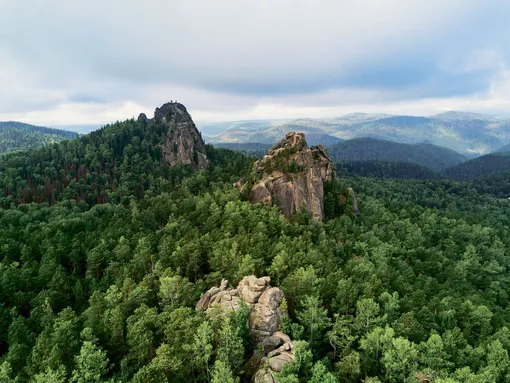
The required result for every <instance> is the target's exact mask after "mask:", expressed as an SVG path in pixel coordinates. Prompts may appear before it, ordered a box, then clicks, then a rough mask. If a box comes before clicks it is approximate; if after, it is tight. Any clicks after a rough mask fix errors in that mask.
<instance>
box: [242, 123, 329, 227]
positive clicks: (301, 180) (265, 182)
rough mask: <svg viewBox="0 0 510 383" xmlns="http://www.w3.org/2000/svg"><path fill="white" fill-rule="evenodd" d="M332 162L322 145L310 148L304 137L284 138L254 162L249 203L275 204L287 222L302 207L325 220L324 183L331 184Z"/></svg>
mask: <svg viewBox="0 0 510 383" xmlns="http://www.w3.org/2000/svg"><path fill="white" fill-rule="evenodd" d="M333 171H334V166H333V162H332V161H331V158H330V157H329V155H328V154H327V152H326V149H325V148H324V147H323V146H322V145H318V146H312V147H309V146H308V144H307V143H306V140H305V135H304V133H295V132H290V133H287V135H286V136H285V138H284V139H283V140H282V141H281V142H280V143H277V144H276V145H274V146H273V147H272V148H271V149H270V150H268V151H267V153H266V155H265V156H264V157H263V158H262V159H260V160H258V161H257V162H255V164H254V168H253V173H252V179H253V180H254V185H253V187H252V188H251V190H250V192H249V200H250V202H251V203H258V202H262V203H265V204H273V203H276V204H278V205H279V206H280V208H281V209H282V212H283V214H284V215H285V216H286V217H287V218H288V217H290V216H291V215H292V214H293V213H295V212H296V211H299V210H300V209H301V208H302V207H304V208H306V209H307V210H308V211H309V212H310V213H311V214H312V217H313V218H314V219H317V220H323V219H324V181H328V180H331V177H332V173H333Z"/></svg>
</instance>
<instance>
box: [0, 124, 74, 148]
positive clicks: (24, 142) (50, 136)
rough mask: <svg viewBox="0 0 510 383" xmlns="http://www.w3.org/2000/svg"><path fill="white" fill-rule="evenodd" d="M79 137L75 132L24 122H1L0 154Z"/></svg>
mask: <svg viewBox="0 0 510 383" xmlns="http://www.w3.org/2000/svg"><path fill="white" fill-rule="evenodd" d="M76 137H78V134H77V133H75V132H70V131H67V130H60V129H50V128H43V127H41V126H34V125H29V124H24V123H22V122H15V121H8V122H0V154H2V153H8V152H14V151H18V150H27V149H32V148H39V147H41V146H48V145H50V144H54V143H57V142H61V141H63V140H71V139H73V138H76Z"/></svg>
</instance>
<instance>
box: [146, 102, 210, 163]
mask: <svg viewBox="0 0 510 383" xmlns="http://www.w3.org/2000/svg"><path fill="white" fill-rule="evenodd" d="M142 118H143V117H142ZM139 119H140V117H139ZM154 120H155V122H156V123H159V124H164V125H166V127H167V128H168V130H167V134H166V137H165V141H164V143H163V145H161V152H162V154H163V158H164V160H165V161H166V162H167V163H168V164H169V165H170V166H176V165H190V166H193V167H195V168H198V169H203V168H206V167H207V166H209V159H208V158H207V155H206V154H205V144H204V140H203V139H202V136H201V135H200V132H199V131H198V129H197V127H196V126H195V124H194V123H193V120H192V119H191V116H190V115H189V113H188V111H187V110H186V108H185V107H184V105H182V104H179V103H177V102H169V103H166V104H164V105H162V106H161V107H160V108H156V110H155V112H154Z"/></svg>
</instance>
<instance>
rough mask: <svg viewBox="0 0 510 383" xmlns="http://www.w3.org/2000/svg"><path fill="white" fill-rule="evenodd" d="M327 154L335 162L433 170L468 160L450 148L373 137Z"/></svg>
mask: <svg viewBox="0 0 510 383" xmlns="http://www.w3.org/2000/svg"><path fill="white" fill-rule="evenodd" d="M328 153H329V155H330V157H331V158H332V159H333V161H335V162H340V161H383V162H409V163H413V164H417V165H421V166H424V167H427V168H429V169H431V170H434V171H439V170H442V169H446V168H449V167H452V166H454V165H457V164H459V163H461V162H463V161H466V159H467V158H466V157H464V156H463V155H461V154H459V153H457V152H454V151H453V150H451V149H447V148H443V147H440V146H436V145H432V144H402V143H398V142H392V141H386V140H376V139H374V138H355V139H352V140H347V141H343V142H340V143H338V144H336V145H334V146H331V147H328Z"/></svg>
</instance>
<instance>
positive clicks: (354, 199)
mask: <svg viewBox="0 0 510 383" xmlns="http://www.w3.org/2000/svg"><path fill="white" fill-rule="evenodd" d="M347 190H348V192H349V196H350V197H351V198H352V208H353V214H354V216H355V217H357V216H358V215H359V205H358V196H357V195H356V192H355V191H354V189H353V188H349V189H347Z"/></svg>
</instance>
